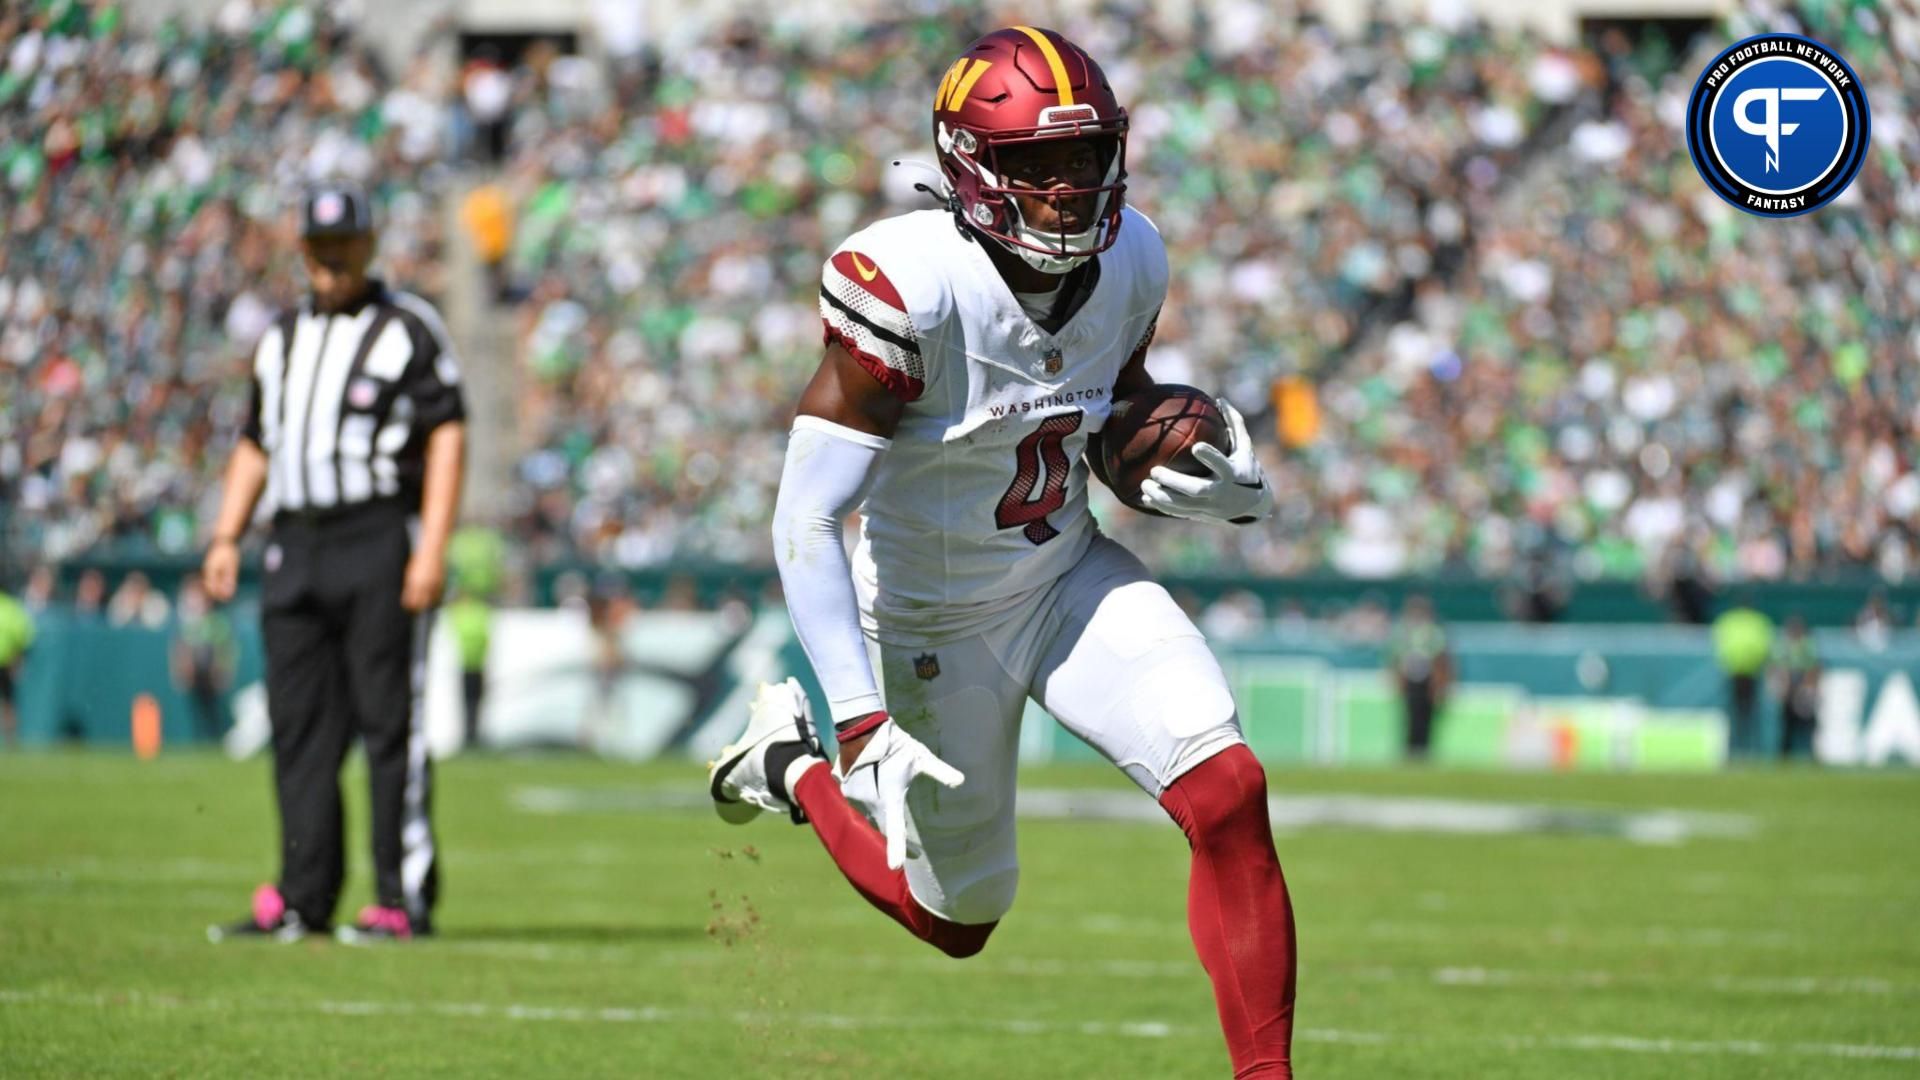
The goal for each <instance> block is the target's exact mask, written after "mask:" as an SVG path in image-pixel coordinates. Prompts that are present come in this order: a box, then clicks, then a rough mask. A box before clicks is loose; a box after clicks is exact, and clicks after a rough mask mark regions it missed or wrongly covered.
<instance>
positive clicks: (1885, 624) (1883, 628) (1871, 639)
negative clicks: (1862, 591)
mask: <svg viewBox="0 0 1920 1080" xmlns="http://www.w3.org/2000/svg"><path fill="white" fill-rule="evenodd" d="M1853 633H1854V636H1855V637H1857V638H1859V639H1860V644H1861V646H1862V647H1864V648H1866V649H1869V650H1871V651H1873V652H1885V651H1886V650H1887V645H1888V644H1889V643H1891V641H1892V640H1893V613H1892V612H1889V611H1888V610H1887V594H1886V592H1885V591H1884V590H1882V589H1875V590H1873V591H1872V592H1870V593H1868V594H1867V602H1866V603H1865V604H1864V605H1862V606H1861V608H1860V612H1859V614H1857V615H1855V616H1854V617H1853Z"/></svg>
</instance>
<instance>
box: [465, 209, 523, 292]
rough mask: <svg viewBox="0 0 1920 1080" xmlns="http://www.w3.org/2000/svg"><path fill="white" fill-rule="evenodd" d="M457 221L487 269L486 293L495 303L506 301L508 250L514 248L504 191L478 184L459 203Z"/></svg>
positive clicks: (511, 226) (509, 213) (508, 289)
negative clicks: (458, 218)
mask: <svg viewBox="0 0 1920 1080" xmlns="http://www.w3.org/2000/svg"><path fill="white" fill-rule="evenodd" d="M460 224H461V225H463V226H465V227H466V230H467V233H468V236H469V237H470V238H471V239H472V241H473V248H474V251H475V253H476V254H478V255H479V256H480V264H481V266H482V267H484V268H485V270H486V275H487V290H488V292H489V293H491V294H492V296H493V300H494V302H495V303H504V302H506V301H507V300H508V299H509V298H510V296H511V293H512V289H511V288H510V282H509V279H508V277H507V253H508V251H509V250H511V248H512V247H513V207H512V205H511V204H510V203H508V201H507V192H506V190H505V189H504V188H502V187H501V186H500V185H499V184H481V185H480V186H479V187H476V188H474V189H473V190H472V191H470V192H468V193H467V197H466V199H465V200H464V201H463V202H461V204H460Z"/></svg>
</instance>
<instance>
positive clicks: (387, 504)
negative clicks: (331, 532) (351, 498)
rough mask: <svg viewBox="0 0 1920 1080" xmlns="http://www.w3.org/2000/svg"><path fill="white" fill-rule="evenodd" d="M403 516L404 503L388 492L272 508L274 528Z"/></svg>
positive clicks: (331, 524) (326, 524) (318, 525)
mask: <svg viewBox="0 0 1920 1080" xmlns="http://www.w3.org/2000/svg"><path fill="white" fill-rule="evenodd" d="M405 516H406V507H405V505H404V504H403V503H402V502H401V500H400V498H399V497H398V496H394V495H388V496H383V497H381V498H378V499H367V500H364V501H362V502H356V503H343V504H341V505H339V506H303V507H297V508H294V509H282V510H275V511H274V512H273V524H274V527H275V528H285V527H289V526H290V527H293V528H304V529H320V528H331V527H334V526H338V525H348V524H358V523H360V522H363V521H374V520H379V519H399V518H403V517H405Z"/></svg>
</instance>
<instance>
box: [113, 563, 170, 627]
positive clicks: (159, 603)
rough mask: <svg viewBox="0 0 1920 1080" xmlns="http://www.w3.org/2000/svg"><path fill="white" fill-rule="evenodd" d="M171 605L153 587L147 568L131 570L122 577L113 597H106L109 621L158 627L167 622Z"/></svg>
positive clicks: (115, 623)
mask: <svg viewBox="0 0 1920 1080" xmlns="http://www.w3.org/2000/svg"><path fill="white" fill-rule="evenodd" d="M169 607H170V605H169V604H168V603H167V598H166V597H165V596H164V595H162V594H161V592H160V591H159V590H158V589H155V588H154V587H153V584H152V582H150V581H148V580H147V575H146V574H145V573H144V572H142V571H139V570H133V571H129V572H128V573H127V576H126V577H124V578H121V579H120V587H119V588H118V589H115V590H114V591H113V599H111V600H109V601H107V625H109V626H116V627H122V626H136V627H140V628H143V629H147V630H158V629H160V628H161V627H163V626H165V625H166V624H167V612H168V609H169Z"/></svg>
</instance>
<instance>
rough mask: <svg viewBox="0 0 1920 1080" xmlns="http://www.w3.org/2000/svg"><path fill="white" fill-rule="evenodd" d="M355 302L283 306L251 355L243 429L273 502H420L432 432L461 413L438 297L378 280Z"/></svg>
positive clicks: (286, 506)
mask: <svg viewBox="0 0 1920 1080" xmlns="http://www.w3.org/2000/svg"><path fill="white" fill-rule="evenodd" d="M370 284H371V288H370V289H369V290H368V293H367V296H366V297H365V299H363V300H362V301H361V302H360V303H359V304H358V305H357V306H355V307H352V308H349V309H347V310H344V311H339V312H335V313H332V314H328V313H325V312H320V311H316V310H314V309H313V306H312V303H311V302H310V301H309V302H308V303H307V304H305V305H303V306H302V307H300V308H299V309H298V310H295V311H290V312H287V313H285V314H283V315H282V316H281V317H280V318H279V319H277V320H275V321H274V324H273V325H272V327H270V328H269V329H268V330H267V332H266V333H265V334H264V335H262V336H261V338H260V346H259V348H258V350H256V352H255V353H254V358H253V405H252V410H251V413H250V415H249V417H248V420H247V427H246V431H245V435H246V437H247V438H249V439H251V440H253V442H254V443H255V444H256V445H258V446H259V447H260V448H261V449H262V450H264V451H266V453H267V460H268V467H267V498H268V499H269V500H270V503H269V505H271V506H272V507H273V508H274V509H275V510H329V509H334V508H342V507H348V506H352V505H355V504H359V503H365V502H372V501H375V500H389V499H399V500H401V501H403V502H404V503H405V504H406V505H407V506H409V507H417V506H418V505H419V504H420V490H421V479H422V475H423V473H424V471H425V467H426V444H427V435H428V433H429V432H431V431H432V430H433V429H434V428H436V427H439V426H440V425H441V424H445V423H449V422H451V421H455V420H462V419H464V418H465V416H466V410H465V406H464V405H463V404H462V402H461V400H460V367H459V364H458V362H457V361H456V359H455V357H454V351H453V342H452V340H451V339H450V338H449V337H448V336H447V330H446V326H445V324H444V323H442V322H441V321H440V315H439V313H438V312H436V311H434V310H433V305H431V304H429V303H427V302H426V301H425V300H422V299H420V298H419V297H417V296H414V295H413V294H411V293H407V292H402V291H400V290H398V289H389V288H387V287H386V286H385V285H384V284H382V283H381V282H379V281H377V280H375V281H372V282H371V283H370Z"/></svg>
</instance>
